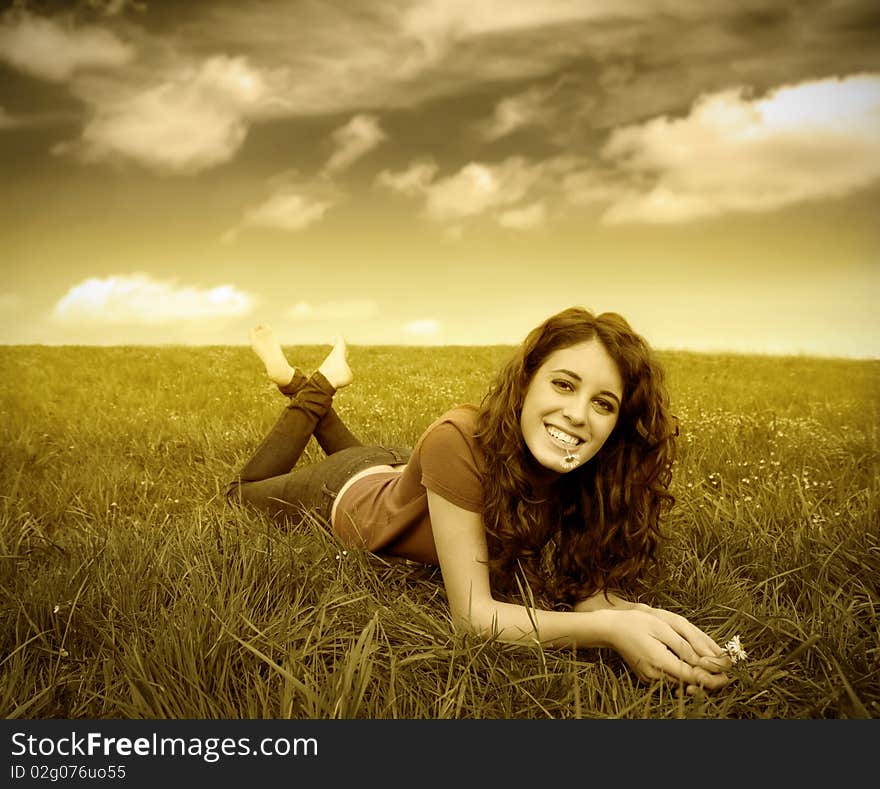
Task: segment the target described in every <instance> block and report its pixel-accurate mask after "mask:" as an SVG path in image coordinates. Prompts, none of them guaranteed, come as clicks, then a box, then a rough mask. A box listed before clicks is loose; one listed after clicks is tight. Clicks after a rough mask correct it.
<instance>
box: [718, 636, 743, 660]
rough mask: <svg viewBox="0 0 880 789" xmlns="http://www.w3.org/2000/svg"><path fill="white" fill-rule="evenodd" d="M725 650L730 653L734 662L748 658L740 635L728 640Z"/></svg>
mask: <svg viewBox="0 0 880 789" xmlns="http://www.w3.org/2000/svg"><path fill="white" fill-rule="evenodd" d="M723 649H724V651H725V652H726V653H727V654H728V656H729V657H730V659H731V661H732V662H733V663H739V662H740V661H741V660H746V659H747V658H748V656H749V655H748V653H747V652H746V651H745V650H744V649H743V646H742V642H741V641H740V640H739V636H734V637H733V638H731V639H730V641H728V642H727V643H726V644H725V645H724V647H723Z"/></svg>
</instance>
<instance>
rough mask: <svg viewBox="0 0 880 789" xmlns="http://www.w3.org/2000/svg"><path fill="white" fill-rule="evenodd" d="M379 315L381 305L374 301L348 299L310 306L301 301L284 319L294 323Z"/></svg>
mask: <svg viewBox="0 0 880 789" xmlns="http://www.w3.org/2000/svg"><path fill="white" fill-rule="evenodd" d="M378 314H379V305H378V304H377V303H376V302H375V301H373V300H372V299H347V300H344V301H326V302H324V303H322V304H310V303H309V302H307V301H300V302H297V303H296V304H294V305H293V306H292V307H291V308H290V309H289V310H287V312H285V313H284V317H285V318H288V319H289V320H293V321H310V320H350V319H359V320H360V319H365V318H372V317H373V316H375V315H378Z"/></svg>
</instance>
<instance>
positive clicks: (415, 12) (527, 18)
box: [403, 0, 644, 37]
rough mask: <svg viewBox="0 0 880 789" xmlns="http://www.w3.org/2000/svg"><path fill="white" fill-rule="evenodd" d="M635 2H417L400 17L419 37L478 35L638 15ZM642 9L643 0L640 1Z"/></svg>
mask: <svg viewBox="0 0 880 789" xmlns="http://www.w3.org/2000/svg"><path fill="white" fill-rule="evenodd" d="M639 5H640V3H639V2H636V1H635V0H613V1H612V2H608V1H607V0H603V1H600V2H595V0H593V2H589V3H585V2H584V0H545V1H544V2H541V3H536V2H534V0H480V1H479V2H474V0H419V2H415V3H413V4H412V5H411V7H410V8H409V9H408V10H407V12H406V13H405V14H404V15H403V28H404V30H406V31H407V32H409V33H411V34H414V35H418V36H423V37H424V36H429V35H441V34H445V35H447V36H449V35H454V36H458V37H466V36H479V35H486V34H491V33H508V32H515V31H521V30H529V29H534V28H541V27H548V26H558V25H566V24H570V23H573V22H582V21H584V20H589V19H595V18H599V17H603V16H610V15H614V14H617V15H621V14H627V13H628V14H635V13H639V11H638V7H639ZM641 5H642V6H644V0H641Z"/></svg>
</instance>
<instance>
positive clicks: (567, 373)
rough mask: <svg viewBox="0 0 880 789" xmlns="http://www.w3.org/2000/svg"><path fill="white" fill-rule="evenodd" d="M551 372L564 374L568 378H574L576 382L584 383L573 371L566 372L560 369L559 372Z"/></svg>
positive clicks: (562, 368)
mask: <svg viewBox="0 0 880 789" xmlns="http://www.w3.org/2000/svg"><path fill="white" fill-rule="evenodd" d="M550 372H551V373H564V374H565V375H568V376H571V377H572V378H574V380H575V381H582V380H583V378H581V377H580V376H579V375H578V374H577V373H573V372H572V371H571V370H566V369H565V368H564V367H560V368H559V369H558V370H551V371H550Z"/></svg>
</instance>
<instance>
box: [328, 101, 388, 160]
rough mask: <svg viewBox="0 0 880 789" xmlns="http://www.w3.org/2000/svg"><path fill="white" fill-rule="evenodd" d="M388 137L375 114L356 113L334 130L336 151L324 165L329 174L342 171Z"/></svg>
mask: <svg viewBox="0 0 880 789" xmlns="http://www.w3.org/2000/svg"><path fill="white" fill-rule="evenodd" d="M386 139H387V135H386V134H385V132H384V131H382V129H381V127H380V126H379V121H378V119H377V118H376V117H374V116H373V115H356V116H355V117H354V118H352V119H351V120H350V121H349V122H348V123H346V124H345V126H341V127H339V128H338V129H336V130H335V131H334V132H333V142H334V143H335V144H336V148H337V149H336V151H335V152H334V153H333V155H332V156H331V157H330V159H329V160H328V161H327V164H326V165H324V172H325V173H326V174H328V175H330V174H333V173H338V172H341V171H342V170H345V169H346V168H348V167H350V166H351V165H352V164H353V163H354V162H356V161H357V160H358V159H360V158H361V157H362V156H364V155H365V154H367V153H369V152H370V151H371V150H373V148H375V147H376V146H378V145H380V144H381V143H382V142H384V141H385V140H386Z"/></svg>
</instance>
